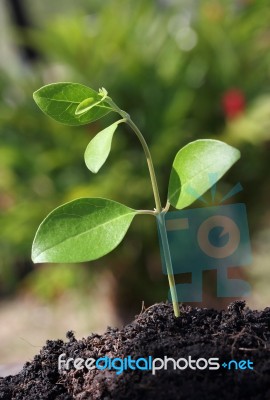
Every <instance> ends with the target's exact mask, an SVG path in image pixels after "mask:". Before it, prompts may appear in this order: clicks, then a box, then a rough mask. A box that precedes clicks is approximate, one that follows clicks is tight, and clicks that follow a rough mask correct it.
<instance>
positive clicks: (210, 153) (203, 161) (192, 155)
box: [168, 139, 240, 209]
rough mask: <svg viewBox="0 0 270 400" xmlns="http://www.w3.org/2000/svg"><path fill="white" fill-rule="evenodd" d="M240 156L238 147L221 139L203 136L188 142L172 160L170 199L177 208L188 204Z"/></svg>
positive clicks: (208, 187) (213, 182)
mask: <svg viewBox="0 0 270 400" xmlns="http://www.w3.org/2000/svg"><path fill="white" fill-rule="evenodd" d="M239 158H240V152H239V150H237V149H235V148H234V147H232V146H229V145H228V144H226V143H223V142H220V141H219V140H211V139H202V140H196V141H194V142H191V143H189V144H187V145H186V146H185V147H183V148H182V149H181V150H180V151H179V152H178V153H177V154H176V157H175V159H174V162H173V167H172V171H171V175H170V181H169V191H168V199H169V202H170V203H171V204H172V205H173V206H174V207H175V208H178V209H182V208H184V207H187V206H189V205H190V204H192V203H193V202H194V201H195V200H196V199H197V198H198V197H199V196H201V195H202V194H204V193H205V192H206V191H207V190H208V189H210V187H211V186H213V184H215V183H216V182H217V181H218V180H219V179H220V178H221V177H222V176H223V175H224V174H225V173H226V172H227V171H228V170H229V169H230V167H231V166H232V165H233V164H234V163H235V162H236V161H237V160H238V159H239ZM210 175H211V179H209V178H210Z"/></svg>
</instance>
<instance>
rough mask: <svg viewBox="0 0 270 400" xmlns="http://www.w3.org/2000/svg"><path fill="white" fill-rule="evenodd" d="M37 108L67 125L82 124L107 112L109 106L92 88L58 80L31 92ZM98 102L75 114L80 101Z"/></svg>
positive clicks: (109, 109)
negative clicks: (58, 81)
mask: <svg viewBox="0 0 270 400" xmlns="http://www.w3.org/2000/svg"><path fill="white" fill-rule="evenodd" d="M33 97H34V100H35V102H36V103H37V105H38V106H39V108H40V109H41V110H42V111H43V112H44V113H45V114H47V115H49V116H50V117H51V118H53V119H55V120H56V121H58V122H61V123H63V124H67V125H83V124H88V123H89V122H92V121H95V120H96V119H99V118H101V117H103V116H104V115H106V114H108V112H110V111H111V108H110V107H109V106H108V105H107V104H106V103H105V102H103V101H101V98H100V95H99V93H98V92H96V91H95V90H93V89H90V88H89V87H87V86H84V85H81V84H79V83H70V82H60V83H52V84H50V85H46V86H43V87H42V88H40V89H39V90H37V91H36V92H35V93H34V94H33ZM89 99H92V100H91V101H92V102H93V103H98V104H97V105H95V106H94V107H91V108H90V109H89V110H87V111H86V112H83V113H81V114H76V113H75V112H76V110H77V108H78V106H79V104H81V103H82V102H84V101H86V100H88V101H89Z"/></svg>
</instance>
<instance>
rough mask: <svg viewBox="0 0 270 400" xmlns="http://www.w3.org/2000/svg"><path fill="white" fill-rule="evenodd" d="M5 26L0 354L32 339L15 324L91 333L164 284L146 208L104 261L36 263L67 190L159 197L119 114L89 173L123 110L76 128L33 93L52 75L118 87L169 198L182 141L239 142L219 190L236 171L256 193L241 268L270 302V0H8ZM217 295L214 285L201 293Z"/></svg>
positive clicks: (127, 314)
mask: <svg viewBox="0 0 270 400" xmlns="http://www.w3.org/2000/svg"><path fill="white" fill-rule="evenodd" d="M0 33H1V37H0V50H1V58H0V69H1V75H0V91H1V100H0V226H1V234H0V298H1V303H0V318H2V319H5V321H6V322H5V323H4V325H5V329H4V328H3V327H2V331H0V335H2V336H1V337H2V340H4V339H6V340H7V342H6V343H7V347H6V349H7V350H6V352H3V351H2V354H1V353H0V362H1V355H2V360H3V361H5V360H15V359H16V357H17V358H18V357H19V356H18V354H22V355H21V357H22V358H23V357H25V354H30V353H31V352H32V351H34V353H35V352H36V351H37V349H32V348H30V346H28V347H26V349H25V352H24V353H23V352H22V353H20V350H19V347H20V346H19V344H18V341H16V340H15V339H11V340H13V341H12V342H8V338H12V337H13V336H14V335H15V336H16V335H17V336H23V339H25V341H26V340H28V341H31V340H32V344H33V343H34V341H35V340H36V339H33V338H32V336H31V334H32V333H31V332H33V331H35V332H36V334H37V336H36V337H37V338H38V345H42V343H43V342H42V340H43V338H44V340H45V338H48V336H50V337H55V336H56V335H58V336H61V335H62V336H63V335H64V333H65V329H66V330H67V329H70V328H71V329H74V330H75V331H76V332H77V333H78V334H79V335H80V334H84V333H85V334H87V333H89V331H90V330H94V329H96V330H99V329H104V328H105V327H106V325H107V324H110V323H112V324H121V323H122V322H125V321H127V320H130V319H131V318H132V316H134V313H139V312H140V308H141V304H142V301H144V302H145V305H151V304H152V303H153V302H157V301H162V300H165V299H166V297H167V290H168V284H167V279H166V276H164V275H162V271H161V262H160V257H159V248H158V238H157V229H156V225H155V221H154V219H153V218H152V217H151V216H149V217H148V216H145V217H144V218H142V217H141V218H135V221H134V223H133V224H132V227H131V229H130V230H129V232H128V234H127V236H126V238H125V239H124V241H123V243H122V244H121V245H120V246H119V248H118V249H117V250H115V251H114V252H113V253H111V254H109V255H108V256H106V257H104V258H102V259H101V260H98V261H96V262H92V263H89V264H86V265H82V264H80V265H44V266H43V265H40V266H34V265H33V264H32V262H31V260H30V253H31V243H32V240H33V237H34V234H35V231H36V229H37V227H38V225H39V223H40V222H41V221H42V219H43V218H44V217H45V216H46V215H47V214H48V212H49V211H51V210H52V209H53V208H55V207H56V206H58V205H60V204H62V203H64V202H66V201H69V200H72V199H75V198H77V197H84V196H89V197H91V196H98V197H108V198H111V199H114V200H117V201H121V202H123V203H124V204H127V205H129V206H130V207H133V208H143V209H146V208H150V209H153V207H154V202H153V197H152V192H151V187H150V182H149V177H148V171H147V166H146V163H145V159H144V155H143V152H142V150H141V148H140V145H139V143H138V142H137V140H136V138H135V137H134V135H133V134H132V132H130V131H129V130H128V129H127V128H125V127H122V126H121V127H119V132H117V135H115V139H114V142H113V150H112V153H111V154H110V158H109V162H108V163H106V165H105V166H104V167H103V168H102V170H101V171H100V173H99V174H98V175H92V174H91V173H90V172H89V171H88V170H87V168H86V167H85V165H84V161H83V152H84V150H85V147H86V145H87V144H88V142H89V140H90V139H91V138H92V137H93V136H94V134H95V133H96V132H98V131H99V130H101V129H102V128H104V127H105V126H107V125H108V123H109V122H111V121H113V120H115V117H114V116H111V115H109V116H108V117H106V118H104V119H102V120H99V121H96V122H95V123H94V124H92V125H90V126H86V127H79V128H74V127H72V128H71V127H68V126H64V125H60V124H58V123H56V122H54V121H53V120H51V119H49V118H48V117H46V116H45V115H43V114H42V113H41V112H40V110H39V109H38V108H37V106H36V105H35V103H34V101H33V99H32V93H33V91H35V90H37V89H38V88H39V87H40V86H42V85H44V84H47V83H50V82H58V81H73V82H80V83H83V84H86V85H88V86H90V87H92V88H94V89H96V90H97V89H98V88H99V87H101V86H104V87H105V88H106V89H107V90H108V91H109V95H110V96H111V97H112V98H113V99H114V100H115V102H116V103H117V104H118V105H119V106H120V107H121V108H123V109H124V110H126V111H127V112H128V113H129V114H130V115H131V116H132V118H133V120H134V121H135V122H136V123H137V125H138V126H139V127H140V128H141V130H142V132H143V133H144V135H145V138H146V140H147V142H148V144H149V146H150V149H151V151H152V156H153V160H154V164H155V167H156V173H157V178H158V182H159V185H160V188H161V197H162V199H163V203H164V204H165V203H166V191H167V182H168V177H169V174H170V168H171V164H172V161H173V159H174V156H175V154H176V152H177V151H178V150H179V149H180V148H181V147H182V146H183V145H185V144H186V143H188V142H189V141H191V140H195V139H198V138H216V139H221V140H224V141H226V142H227V143H229V144H232V145H234V146H236V147H238V148H239V149H240V150H241V152H242V158H241V160H240V161H239V162H238V163H237V164H236V165H235V166H234V167H233V169H232V170H231V172H230V173H228V174H227V175H226V176H225V178H224V179H222V182H220V183H219V185H218V198H221V196H222V195H224V194H226V193H227V192H228V191H229V190H230V189H231V188H232V187H233V186H234V184H236V183H237V182H241V184H242V186H243V188H244V191H243V192H242V193H240V194H238V195H237V196H235V198H233V199H231V200H230V202H238V201H242V202H245V203H246V205H247V209H248V217H249V225H250V231H251V238H252V247H253V252H254V262H253V265H252V266H249V267H247V268H245V269H244V271H243V272H241V274H242V275H241V274H240V275H241V276H243V277H247V276H248V277H249V279H250V281H251V283H252V285H253V295H252V296H251V298H249V299H248V304H249V305H250V306H256V307H263V306H266V305H269V300H270V295H269V290H268V282H270V261H269V260H270V249H269V244H270V211H269V196H270V178H269V172H270V161H269V160H270V157H269V150H270V93H269V88H270V85H269V82H270V8H269V2H268V0H261V1H260V2H258V1H255V0H234V1H231V0H227V1H225V0H224V1H222V0H220V1H218V0H206V1H203V2H197V1H188V0H187V1H184V0H182V1H180V0H156V1H149V2H146V1H143V0H137V1H136V2H131V1H126V0H104V1H102V2H100V1H98V0H92V1H86V0H85V1H84V0H78V1H76V2H74V1H71V0H60V1H57V2H52V1H50V2H44V1H41V0H13V1H8V0H7V1H2V2H1V3H0ZM210 282H211V281H210ZM211 285H212V286H213V287H214V286H215V282H212V283H211ZM211 290H212V289H211ZM213 304H215V302H214V301H213V299H212V298H210V299H208V298H207V297H206V300H205V305H207V306H209V305H213ZM24 314H26V315H24ZM71 315H72V318H71ZM20 316H21V318H22V321H21V323H19V322H18V319H19V318H20ZM33 321H34V322H33ZM37 321H38V322H37ZM68 323H69V324H70V325H71V326H70V325H69V326H67V325H68ZM31 324H32V325H31ZM33 324H36V325H35V326H33ZM26 325H29V331H25V326H26ZM47 328H48V329H47ZM41 331H42V332H43V334H44V337H43V336H42V335H41V334H40V332H41ZM22 332H23V333H22ZM46 335H47V337H46ZM3 338H4V339H3ZM27 338H28V339H27ZM40 338H42V339H40ZM17 347H18V350H16V351H17V353H16V356H14V357H11V358H10V353H11V352H12V351H13V352H14V349H17ZM12 349H13V350H12Z"/></svg>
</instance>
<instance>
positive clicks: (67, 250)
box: [32, 198, 137, 263]
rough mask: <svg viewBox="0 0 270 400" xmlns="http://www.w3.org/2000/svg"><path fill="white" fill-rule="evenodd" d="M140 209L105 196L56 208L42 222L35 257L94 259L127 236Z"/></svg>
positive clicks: (43, 260)
mask: <svg viewBox="0 0 270 400" xmlns="http://www.w3.org/2000/svg"><path fill="white" fill-rule="evenodd" d="M136 213H137V211H136V210H133V209H131V208H129V207H126V206H125V205H123V204H120V203H117V202H115V201H112V200H107V199H102V198H82V199H77V200H74V201H71V202H69V203H66V204H64V205H62V206H60V207H58V208H56V209H55V210H54V211H52V212H51V213H50V214H49V215H48V216H47V217H46V218H45V220H44V221H43V222H42V223H41V225H40V226H39V228H38V230H37V233H36V236H35V239H34V242H33V247H32V260H33V262H34V263H40V262H56V263H58V262H59V263H60V262H82V261H91V260H95V259H97V258H100V257H102V256H104V255H105V254H107V253H109V252H110V251H112V250H113V249H114V248H115V247H116V246H117V245H118V244H119V243H120V242H121V240H122V239H123V237H124V236H125V233H126V231H127V229H128V227H129V225H130V224H131V221H132V220H133V218H134V216H135V215H136Z"/></svg>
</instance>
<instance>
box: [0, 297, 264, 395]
mask: <svg viewBox="0 0 270 400" xmlns="http://www.w3.org/2000/svg"><path fill="white" fill-rule="evenodd" d="M269 328H270V308H266V309H265V310H263V311H252V310H250V309H249V308H247V307H245V303H244V302H243V301H236V302H234V303H232V304H230V305H229V307H228V308H227V310H224V311H217V310H213V309H205V308H191V307H189V306H182V307H181V315H180V317H179V318H175V317H174V315H173V311H172V306H171V304H165V303H160V304H155V305H153V306H151V307H149V308H148V309H146V310H145V311H143V312H142V313H141V314H140V315H138V316H137V317H136V318H135V319H134V321H133V322H132V323H130V324H128V325H126V326H125V327H123V328H122V329H117V328H110V327H109V328H108V329H107V331H106V332H105V333H104V334H103V335H97V334H92V335H90V336H89V337H88V338H85V339H81V340H76V338H75V336H74V334H73V333H72V332H68V333H67V338H68V341H67V342H66V343H64V342H63V341H62V340H56V341H47V343H46V346H45V347H43V349H42V350H41V352H40V354H39V355H37V356H35V357H34V360H33V361H32V362H28V363H26V364H25V366H24V368H23V370H22V371H21V372H20V373H19V374H17V375H15V376H9V377H6V378H0V399H1V400H15V399H16V400H21V399H27V400H34V399H35V400H36V399H42V400H47V399H48V400H49V399H58V400H71V399H78V400H82V399H93V400H96V399H102V400H109V399H115V400H116V399H117V400H124V399H125V400H127V399H130V400H137V399H140V400H144V399H145V400H152V399H154V400H163V399H166V400H167V399H168V400H170V399H174V400H175V399H180V400H186V399H189V400H190V399H198V398H199V399H200V400H204V399H205V400H206V399H207V400H216V399H220V400H223V399H224V400H225V399H233V400H237V399H239V400H241V399H245V400H247V399H250V400H255V399H256V400H264V399H265V400H266V399H270V386H269V380H270V357H269V355H270V329H269ZM62 353H65V354H66V359H67V358H68V357H72V358H76V357H81V358H84V359H87V358H95V359H97V358H99V357H104V356H108V357H110V358H114V357H121V358H124V357H127V356H128V355H129V356H131V357H132V358H133V359H136V358H139V357H148V356H152V357H153V358H163V357H165V356H167V357H172V358H174V359H176V360H177V359H179V358H186V359H188V357H189V356H191V357H192V359H199V358H205V359H208V358H211V357H218V358H219V363H220V365H221V364H222V363H226V364H228V362H229V361H230V360H232V359H234V360H237V361H240V360H250V361H251V362H253V367H254V369H248V368H247V369H244V370H241V369H238V370H236V369H235V367H234V366H232V368H231V369H230V370H228V368H223V367H222V365H221V366H220V368H219V369H217V370H208V369H204V370H200V369H198V368H197V369H196V370H192V369H190V368H186V369H185V370H177V369H175V370H174V369H173V364H172V363H168V369H167V370H160V371H156V374H155V375H153V374H152V372H151V371H141V370H135V371H132V370H127V371H124V372H123V373H122V374H119V375H117V374H116V371H114V370H98V369H93V370H91V371H88V370H87V369H86V368H84V369H83V370H74V369H70V370H68V371H62V372H61V373H59V371H58V357H59V355H60V354H62Z"/></svg>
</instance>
